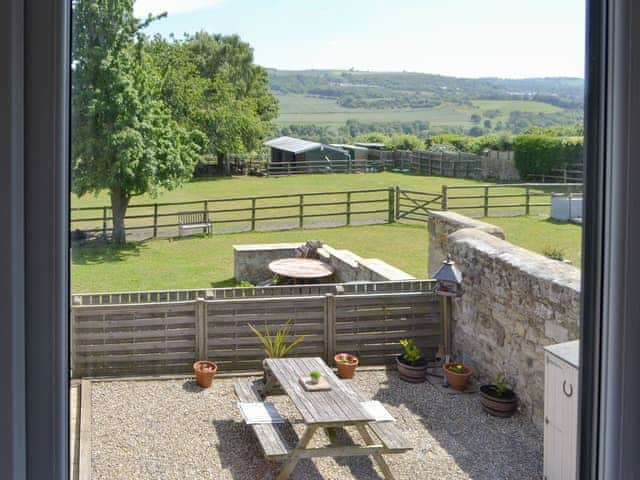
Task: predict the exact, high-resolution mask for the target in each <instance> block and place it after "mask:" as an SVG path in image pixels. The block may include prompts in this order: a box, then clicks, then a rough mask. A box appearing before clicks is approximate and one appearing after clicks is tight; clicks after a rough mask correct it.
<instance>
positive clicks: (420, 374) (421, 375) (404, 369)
mask: <svg viewBox="0 0 640 480" xmlns="http://www.w3.org/2000/svg"><path fill="white" fill-rule="evenodd" d="M396 365H397V366H398V375H399V376H400V380H404V381H405V382H409V383H422V382H424V381H425V380H426V378H427V361H426V360H425V359H424V358H419V359H418V361H416V362H414V363H409V362H407V361H406V360H405V359H404V357H403V356H402V355H400V356H398V357H396Z"/></svg>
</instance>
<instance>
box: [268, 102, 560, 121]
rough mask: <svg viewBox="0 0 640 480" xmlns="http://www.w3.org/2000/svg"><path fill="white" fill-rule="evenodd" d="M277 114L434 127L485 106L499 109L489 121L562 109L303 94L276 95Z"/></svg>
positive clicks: (297, 118) (296, 118) (465, 118)
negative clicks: (350, 104)
mask: <svg viewBox="0 0 640 480" xmlns="http://www.w3.org/2000/svg"><path fill="white" fill-rule="evenodd" d="M278 99H279V100H280V116H279V117H278V119H277V120H276V121H277V123H278V124H282V125H289V124H296V123H303V124H304V123H314V124H319V125H331V126H339V125H342V124H344V123H345V122H346V121H347V120H359V121H361V122H412V121H415V120H422V121H426V122H429V123H430V124H431V126H433V127H456V126H462V127H466V128H470V127H471V126H473V125H474V123H473V122H471V120H470V118H471V115H472V114H474V113H476V114H480V115H482V113H483V112H484V111H486V110H498V111H499V114H498V115H497V116H495V117H493V118H492V119H491V121H492V122H497V121H500V120H501V121H503V122H506V121H507V120H508V119H509V114H510V113H511V112H514V111H520V112H531V113H558V112H562V111H563V109H562V108H559V107H556V106H554V105H549V104H547V103H541V102H535V101H530V100H474V101H472V102H471V103H472V105H454V104H443V105H440V106H437V107H432V108H398V109H392V108H388V109H375V110H373V109H363V108H346V107H342V106H340V105H339V104H338V103H337V101H336V100H334V99H330V98H321V97H315V96H307V95H302V94H284V95H278Z"/></svg>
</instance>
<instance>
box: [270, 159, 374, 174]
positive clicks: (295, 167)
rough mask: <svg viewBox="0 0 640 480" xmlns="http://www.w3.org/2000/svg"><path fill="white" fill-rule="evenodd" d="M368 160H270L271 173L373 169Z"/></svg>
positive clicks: (350, 171) (352, 171)
mask: <svg viewBox="0 0 640 480" xmlns="http://www.w3.org/2000/svg"><path fill="white" fill-rule="evenodd" d="M372 168H373V167H372V166H371V164H370V162H369V161H368V160H361V159H357V160H356V159H354V160H352V159H337V160H330V159H327V160H303V161H298V162H269V164H268V165H267V172H268V174H269V175H296V174H299V173H354V172H366V171H369V170H371V169H372Z"/></svg>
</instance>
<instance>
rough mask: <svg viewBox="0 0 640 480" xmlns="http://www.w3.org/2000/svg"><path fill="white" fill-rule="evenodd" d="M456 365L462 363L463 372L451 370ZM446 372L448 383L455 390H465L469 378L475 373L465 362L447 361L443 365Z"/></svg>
mask: <svg viewBox="0 0 640 480" xmlns="http://www.w3.org/2000/svg"><path fill="white" fill-rule="evenodd" d="M454 365H462V367H463V371H462V372H455V371H453V370H451V368H452V367H453V366H454ZM443 369H444V374H445V375H446V377H447V383H448V384H449V386H451V388H453V389H454V390H458V391H460V392H464V391H465V390H466V389H467V385H468V383H469V378H470V377H471V375H472V374H473V371H472V370H471V369H470V368H469V367H468V366H467V365H464V364H463V363H447V364H445V365H444V366H443Z"/></svg>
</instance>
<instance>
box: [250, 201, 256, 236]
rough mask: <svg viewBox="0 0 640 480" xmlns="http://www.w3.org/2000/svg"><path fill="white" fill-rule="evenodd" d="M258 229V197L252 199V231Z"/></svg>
mask: <svg viewBox="0 0 640 480" xmlns="http://www.w3.org/2000/svg"><path fill="white" fill-rule="evenodd" d="M255 229H256V199H255V198H252V199H251V231H252V232H253V231H254V230H255Z"/></svg>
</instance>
